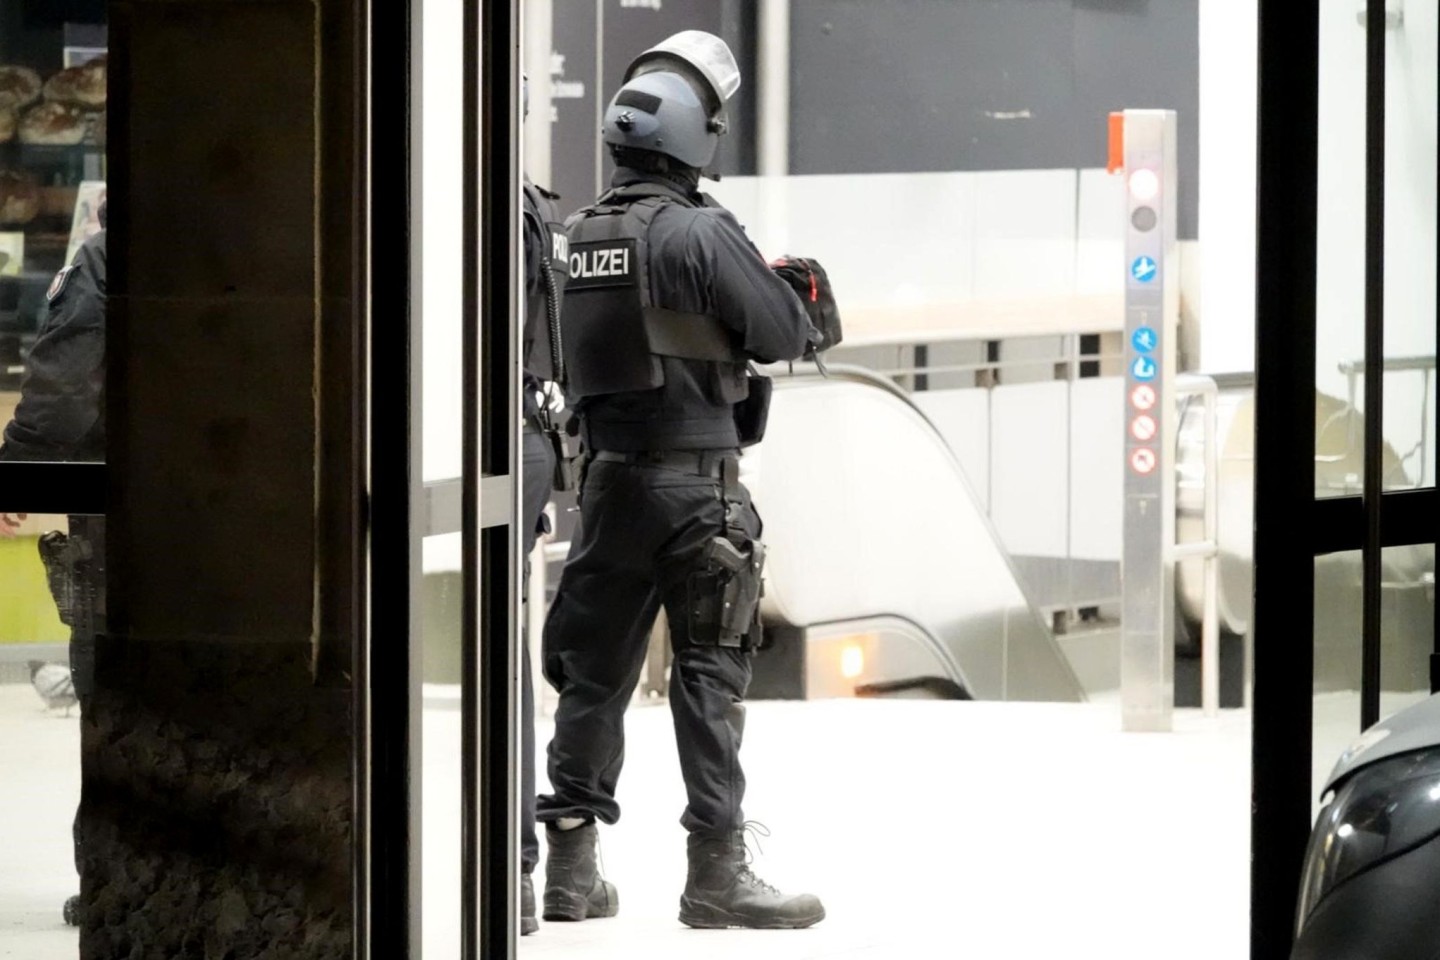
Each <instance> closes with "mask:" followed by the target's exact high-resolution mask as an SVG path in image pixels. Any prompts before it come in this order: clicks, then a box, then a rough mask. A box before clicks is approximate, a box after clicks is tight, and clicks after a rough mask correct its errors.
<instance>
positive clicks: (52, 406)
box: [0, 230, 105, 460]
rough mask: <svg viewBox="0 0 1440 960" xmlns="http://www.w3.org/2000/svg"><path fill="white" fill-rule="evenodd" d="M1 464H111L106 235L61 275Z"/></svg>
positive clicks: (7, 430)
mask: <svg viewBox="0 0 1440 960" xmlns="http://www.w3.org/2000/svg"><path fill="white" fill-rule="evenodd" d="M46 298H47V300H48V301H49V304H48V307H47V309H46V311H45V319H44V320H43V321H41V324H40V332H39V335H38V336H37V338H36V340H35V346H34V347H33V348H32V349H31V351H30V357H29V360H28V362H27V369H26V373H25V379H24V381H23V383H22V384H21V387H20V405H19V407H17V408H16V410H15V419H14V420H12V421H11V422H10V423H9V425H8V426H6V427H5V439H4V442H3V444H0V460H103V459H104V457H105V231H104V230H101V231H100V232H99V233H97V234H95V235H94V236H93V237H91V238H90V239H88V240H86V241H85V243H84V244H83V245H82V246H81V247H80V249H79V250H78V251H77V252H76V254H75V259H74V261H73V262H72V263H71V264H70V265H69V266H67V267H66V268H65V269H64V270H62V271H60V273H59V274H57V275H56V277H55V280H54V282H53V283H51V285H50V289H49V291H48V292H47V293H46Z"/></svg>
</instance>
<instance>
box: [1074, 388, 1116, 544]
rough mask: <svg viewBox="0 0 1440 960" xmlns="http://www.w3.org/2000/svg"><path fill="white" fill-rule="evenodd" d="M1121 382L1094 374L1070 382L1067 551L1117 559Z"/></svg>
mask: <svg viewBox="0 0 1440 960" xmlns="http://www.w3.org/2000/svg"><path fill="white" fill-rule="evenodd" d="M1124 390H1125V381H1124V380H1123V379H1122V378H1121V377H1094V378H1090V379H1086V380H1077V381H1075V383H1074V384H1073V385H1072V390H1071V395H1070V402H1071V411H1072V414H1073V415H1072V417H1071V421H1070V441H1071V442H1070V451H1071V452H1070V477H1071V484H1070V555H1071V556H1073V557H1077V558H1082V559H1086V560H1119V559H1120V546H1121V539H1122V536H1121V505H1122V504H1121V500H1122V495H1123V493H1124V485H1125V472H1124V471H1125V466H1124V463H1125V404H1124Z"/></svg>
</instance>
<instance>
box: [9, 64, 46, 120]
mask: <svg viewBox="0 0 1440 960" xmlns="http://www.w3.org/2000/svg"><path fill="white" fill-rule="evenodd" d="M41 89H42V87H41V83H40V74H38V73H36V72H35V71H34V70H31V69H30V68H29V67H15V66H9V67H7V66H0V110H5V109H10V110H17V111H18V110H23V109H24V108H25V107H28V106H30V104H32V103H34V102H35V101H36V100H38V99H40V91H41Z"/></svg>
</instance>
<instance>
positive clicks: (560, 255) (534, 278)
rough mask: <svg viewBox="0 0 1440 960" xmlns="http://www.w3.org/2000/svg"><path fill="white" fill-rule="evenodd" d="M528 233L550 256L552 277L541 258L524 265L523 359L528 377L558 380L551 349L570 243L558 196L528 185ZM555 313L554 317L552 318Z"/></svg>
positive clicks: (526, 206)
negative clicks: (562, 221)
mask: <svg viewBox="0 0 1440 960" xmlns="http://www.w3.org/2000/svg"><path fill="white" fill-rule="evenodd" d="M524 216H525V221H526V222H525V229H526V230H527V231H534V232H535V233H536V234H537V235H538V236H539V237H540V239H541V242H542V243H543V245H544V247H545V248H546V249H547V250H548V252H549V254H550V271H549V273H550V276H549V278H548V279H547V277H546V275H545V269H544V268H545V264H544V263H543V262H541V261H540V260H539V259H538V258H537V260H536V261H535V262H534V263H527V264H526V265H525V291H526V296H525V331H524V339H523V342H522V345H521V350H522V353H521V357H522V361H523V366H524V368H525V371H526V372H527V373H530V374H532V375H533V376H535V377H538V378H539V379H541V380H559V379H560V371H558V370H556V369H555V359H556V358H557V357H558V356H559V355H558V353H556V352H555V350H554V349H553V348H552V346H551V343H552V337H551V330H550V328H551V324H552V323H554V324H557V325H558V324H559V322H560V321H559V318H560V297H561V295H562V294H563V293H564V290H565V282H566V270H567V268H568V264H569V262H570V257H569V254H568V253H567V251H566V248H567V246H568V243H569V241H568V239H567V237H566V236H565V227H564V225H563V224H562V223H560V214H559V212H558V211H557V210H556V209H555V194H553V193H550V192H548V191H546V190H544V189H542V188H540V187H537V186H535V185H534V184H533V183H531V182H530V181H528V180H527V181H525V209H524ZM552 312H553V314H554V316H553V317H552V315H551V314H552Z"/></svg>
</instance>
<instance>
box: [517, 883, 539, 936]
mask: <svg viewBox="0 0 1440 960" xmlns="http://www.w3.org/2000/svg"><path fill="white" fill-rule="evenodd" d="M539 929H540V921H539V920H536V919H535V884H534V883H532V882H531V881H530V874H528V873H522V874H520V936H522V937H525V936H529V935H530V934H532V933H534V932H535V931H536V930H539Z"/></svg>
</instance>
